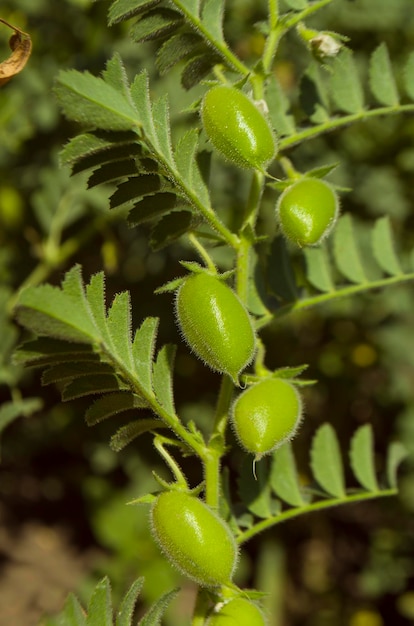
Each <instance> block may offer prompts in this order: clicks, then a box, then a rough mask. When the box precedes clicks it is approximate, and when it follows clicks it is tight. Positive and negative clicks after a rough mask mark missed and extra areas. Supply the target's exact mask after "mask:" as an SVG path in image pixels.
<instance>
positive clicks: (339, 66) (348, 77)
mask: <svg viewBox="0 0 414 626" xmlns="http://www.w3.org/2000/svg"><path fill="white" fill-rule="evenodd" d="M331 90H332V97H333V99H334V102H335V104H336V106H337V107H338V108H339V109H340V110H341V111H344V112H345V113H360V112H362V111H363V110H364V94H363V91H362V87H361V83H360V80H359V76H358V73H357V69H356V66H355V62H354V58H353V56H352V53H351V51H350V50H348V49H347V48H343V49H342V50H341V52H340V53H339V54H338V56H337V57H336V58H335V60H334V63H333V68H332V76H331Z"/></svg>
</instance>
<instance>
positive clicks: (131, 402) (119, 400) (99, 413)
mask: <svg viewBox="0 0 414 626" xmlns="http://www.w3.org/2000/svg"><path fill="white" fill-rule="evenodd" d="M147 407H148V403H147V402H146V401H145V400H144V399H143V398H141V397H140V396H136V395H134V394H132V393H130V392H129V391H119V392H115V393H108V394H106V395H105V396H102V397H101V398H98V400H96V401H95V402H94V403H93V404H92V405H91V406H90V407H89V408H88V410H87V411H86V415H85V420H86V423H87V424H88V426H94V425H95V424H98V422H101V421H102V420H105V419H107V418H108V417H112V416H113V415H118V414H119V413H123V412H125V411H131V410H133V409H143V408H147Z"/></svg>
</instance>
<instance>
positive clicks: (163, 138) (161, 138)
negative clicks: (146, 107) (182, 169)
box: [152, 94, 175, 170]
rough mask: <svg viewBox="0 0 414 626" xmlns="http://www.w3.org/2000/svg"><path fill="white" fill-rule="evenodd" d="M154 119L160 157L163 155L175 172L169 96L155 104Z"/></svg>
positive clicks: (159, 99) (163, 97)
mask: <svg viewBox="0 0 414 626" xmlns="http://www.w3.org/2000/svg"><path fill="white" fill-rule="evenodd" d="M152 117H153V120H154V126H155V129H156V137H157V142H156V148H157V151H158V153H159V154H160V155H162V157H163V158H164V160H165V162H166V163H167V164H168V167H169V168H170V169H172V170H174V169H175V163H174V154H173V149H172V145H171V132H170V113H169V108H168V95H167V94H164V95H163V96H161V97H160V98H158V100H155V102H154V103H153V105H152Z"/></svg>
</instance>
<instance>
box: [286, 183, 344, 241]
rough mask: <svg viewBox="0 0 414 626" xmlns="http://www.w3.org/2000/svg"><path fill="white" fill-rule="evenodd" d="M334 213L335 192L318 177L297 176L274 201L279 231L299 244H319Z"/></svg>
mask: <svg viewBox="0 0 414 626" xmlns="http://www.w3.org/2000/svg"><path fill="white" fill-rule="evenodd" d="M338 213H339V201H338V196H337V194H336V193H335V192H334V190H333V189H332V187H331V186H330V185H329V184H328V183H327V182H325V181H324V180H320V179H319V178H301V179H300V180H298V181H297V182H295V183H293V184H292V185H291V186H290V187H287V188H286V189H285V190H284V192H283V193H282V195H281V196H280V197H279V200H278V202H277V205H276V214H277V217H278V220H279V224H280V227H281V229H282V232H283V234H284V235H285V236H286V238H287V239H289V240H290V241H292V242H293V243H295V244H296V245H298V246H300V247H304V246H316V245H318V244H320V243H321V242H322V241H323V239H324V238H325V237H326V236H327V235H329V233H330V232H331V230H332V229H333V227H334V225H335V223H336V221H337V219H338Z"/></svg>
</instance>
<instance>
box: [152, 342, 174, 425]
mask: <svg viewBox="0 0 414 626" xmlns="http://www.w3.org/2000/svg"><path fill="white" fill-rule="evenodd" d="M175 352H176V346H173V345H166V346H163V347H162V348H161V350H160V351H159V352H158V354H157V358H156V360H155V362H154V366H153V386H154V393H155V397H156V398H157V400H158V402H159V403H160V405H161V406H162V407H163V408H164V409H165V410H166V411H167V412H168V413H169V414H170V415H174V414H175V407H174V395H173V382H172V371H173V367H174V357H175Z"/></svg>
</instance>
